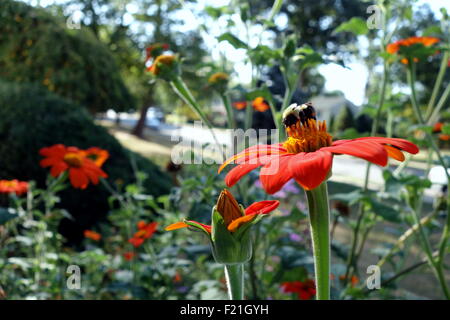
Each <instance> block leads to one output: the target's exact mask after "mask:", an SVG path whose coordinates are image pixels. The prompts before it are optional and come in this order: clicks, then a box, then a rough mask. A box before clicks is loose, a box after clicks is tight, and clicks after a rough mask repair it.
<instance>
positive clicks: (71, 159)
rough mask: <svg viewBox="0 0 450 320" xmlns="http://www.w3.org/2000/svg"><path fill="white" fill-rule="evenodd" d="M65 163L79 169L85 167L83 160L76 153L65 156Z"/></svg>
mask: <svg viewBox="0 0 450 320" xmlns="http://www.w3.org/2000/svg"><path fill="white" fill-rule="evenodd" d="M64 162H65V163H67V164H68V165H69V166H71V167H75V168H79V167H81V166H82V165H83V158H82V156H81V155H79V154H76V153H68V154H66V155H65V156H64Z"/></svg>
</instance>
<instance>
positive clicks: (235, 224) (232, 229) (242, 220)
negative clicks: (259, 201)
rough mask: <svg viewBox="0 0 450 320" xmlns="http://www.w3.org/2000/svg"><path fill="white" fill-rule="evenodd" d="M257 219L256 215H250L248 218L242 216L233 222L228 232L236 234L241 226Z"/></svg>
mask: <svg viewBox="0 0 450 320" xmlns="http://www.w3.org/2000/svg"><path fill="white" fill-rule="evenodd" d="M255 217H256V215H254V214H253V215H248V216H242V217H240V218H237V219H236V220H233V222H231V223H230V224H229V225H228V228H227V229H228V231H230V232H235V231H236V230H237V229H238V228H239V227H240V226H241V225H243V224H245V223H247V222H249V221H252V220H253V219H254V218H255Z"/></svg>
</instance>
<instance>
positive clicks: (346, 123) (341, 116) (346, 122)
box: [331, 106, 355, 134]
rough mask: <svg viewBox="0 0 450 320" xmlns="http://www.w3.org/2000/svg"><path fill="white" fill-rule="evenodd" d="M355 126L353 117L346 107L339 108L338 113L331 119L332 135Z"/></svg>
mask: <svg viewBox="0 0 450 320" xmlns="http://www.w3.org/2000/svg"><path fill="white" fill-rule="evenodd" d="M354 126H355V120H354V117H353V113H352V111H351V110H350V108H349V107H348V106H344V107H342V108H341V110H340V111H339V113H338V114H337V115H336V117H334V119H333V127H332V131H331V132H333V134H338V133H339V132H342V131H344V130H345V129H347V128H352V127H354Z"/></svg>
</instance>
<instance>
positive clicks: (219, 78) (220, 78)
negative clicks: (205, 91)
mask: <svg viewBox="0 0 450 320" xmlns="http://www.w3.org/2000/svg"><path fill="white" fill-rule="evenodd" d="M229 78H230V77H229V76H228V74H226V73H225V72H216V73H214V74H213V75H211V76H210V77H209V79H208V82H209V83H211V84H216V83H219V82H228V80H229Z"/></svg>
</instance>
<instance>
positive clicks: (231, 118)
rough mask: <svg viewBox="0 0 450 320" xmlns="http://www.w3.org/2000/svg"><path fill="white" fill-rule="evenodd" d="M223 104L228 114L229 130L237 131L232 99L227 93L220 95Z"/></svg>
mask: <svg viewBox="0 0 450 320" xmlns="http://www.w3.org/2000/svg"><path fill="white" fill-rule="evenodd" d="M220 97H221V98H222V102H223V104H224V106H225V110H226V112H227V121H228V128H229V129H236V121H235V120H234V113H233V108H232V107H231V102H230V97H229V96H228V95H227V94H226V93H222V94H220Z"/></svg>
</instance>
